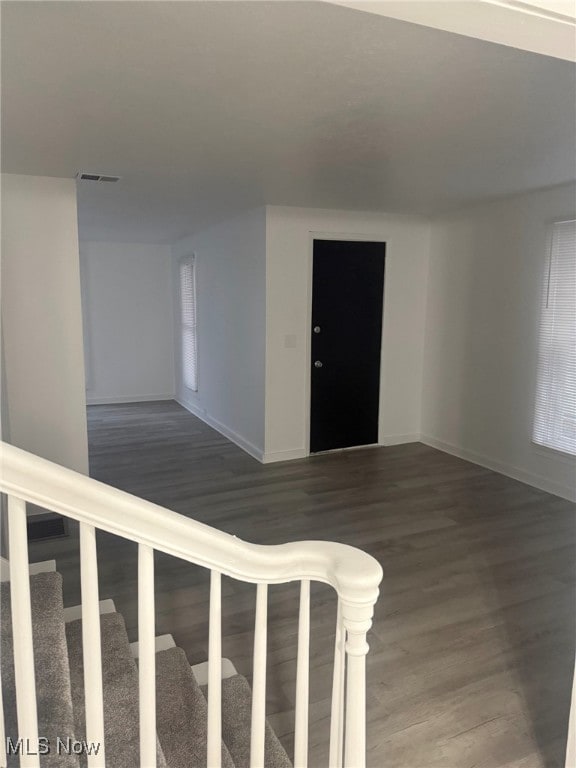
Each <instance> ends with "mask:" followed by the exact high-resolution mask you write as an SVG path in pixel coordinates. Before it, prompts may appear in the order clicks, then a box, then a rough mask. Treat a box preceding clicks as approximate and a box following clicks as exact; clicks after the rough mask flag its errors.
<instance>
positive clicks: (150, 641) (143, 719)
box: [138, 544, 156, 768]
mask: <svg viewBox="0 0 576 768" xmlns="http://www.w3.org/2000/svg"><path fill="white" fill-rule="evenodd" d="M155 637H156V621H155V609H154V550H153V549H152V547H149V546H148V545H146V544H139V545H138V675H139V680H140V765H141V766H142V768H156V639H155Z"/></svg>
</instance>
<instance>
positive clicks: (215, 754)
mask: <svg viewBox="0 0 576 768" xmlns="http://www.w3.org/2000/svg"><path fill="white" fill-rule="evenodd" d="M207 754H208V765H209V766H210V768H220V764H221V762H222V580H221V576H220V574H219V573H218V571H211V572H210V625H209V628H208V745H207Z"/></svg>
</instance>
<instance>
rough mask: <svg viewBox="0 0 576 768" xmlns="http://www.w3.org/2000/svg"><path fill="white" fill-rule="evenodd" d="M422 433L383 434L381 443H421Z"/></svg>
mask: <svg viewBox="0 0 576 768" xmlns="http://www.w3.org/2000/svg"><path fill="white" fill-rule="evenodd" d="M420 438H421V435H420V433H419V432H414V433H408V434H405V435H382V437H381V438H380V441H379V445H405V444H406V443H419V442H420Z"/></svg>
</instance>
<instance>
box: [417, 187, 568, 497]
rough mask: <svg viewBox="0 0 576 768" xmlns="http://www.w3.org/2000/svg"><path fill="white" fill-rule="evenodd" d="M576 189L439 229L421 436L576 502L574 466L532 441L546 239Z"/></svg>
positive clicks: (470, 214) (479, 210) (525, 199)
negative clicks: (549, 226)
mask: <svg viewBox="0 0 576 768" xmlns="http://www.w3.org/2000/svg"><path fill="white" fill-rule="evenodd" d="M575 193H576V189H575V187H574V186H564V187H559V188H555V189H550V190H547V191H541V192H537V193H533V194H530V195H523V196H518V197H514V198H509V199H504V200H498V201H494V202H492V203H490V204H485V205H482V206H476V207H474V208H470V209H466V210H462V211H460V212H459V213H455V214H453V215H449V216H445V217H442V218H439V219H437V220H436V221H435V223H434V225H433V229H432V240H431V259H430V278H429V289H428V312H427V329H428V330H427V335H426V352H425V378H424V391H423V423H422V432H423V434H424V435H425V438H424V439H425V441H426V442H428V443H430V444H431V445H434V446H436V447H439V448H442V449H444V450H447V451H449V452H452V453H455V454H457V455H461V456H463V457H464V458H468V459H470V460H472V461H476V462H478V463H480V464H484V465H486V466H488V467H491V468H493V469H496V470H498V471H501V472H504V473H505V474H509V475H511V476H513V477H516V478H518V479H520V480H523V481H525V482H528V483H531V484H533V485H536V486H538V487H541V488H543V489H545V490H549V491H551V492H553V493H558V494H560V495H563V496H567V497H571V498H574V488H575V477H576V474H575V469H576V464H575V461H574V459H573V458H568V457H566V456H564V455H562V454H559V453H556V452H554V451H550V450H547V449H545V448H541V447H538V446H536V445H534V444H533V443H532V441H531V432H532V421H533V409H534V392H535V381H536V362H537V350H538V327H539V313H540V300H541V288H542V281H543V279H544V268H545V262H546V232H547V227H548V224H549V223H550V222H551V221H553V220H555V219H562V218H572V217H574V214H575V199H576V198H575Z"/></svg>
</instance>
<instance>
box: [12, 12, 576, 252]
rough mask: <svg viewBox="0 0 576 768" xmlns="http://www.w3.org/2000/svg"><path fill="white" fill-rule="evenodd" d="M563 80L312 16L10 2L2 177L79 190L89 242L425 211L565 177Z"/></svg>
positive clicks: (375, 25)
mask: <svg viewBox="0 0 576 768" xmlns="http://www.w3.org/2000/svg"><path fill="white" fill-rule="evenodd" d="M575 73H576V70H575V66H574V64H572V63H569V62H565V61H561V60H559V59H553V58H548V57H545V56H540V55H537V54H532V53H526V52H523V51H518V50H516V49H513V48H508V47H503V46H498V45H495V44H492V43H487V42H482V41H478V40H474V39H472V38H468V37H462V36H459V35H455V34H451V33H447V32H442V31H439V30H433V29H428V28H426V27H422V26H416V25H412V24H409V23H406V22H402V21H397V20H392V19H388V18H385V17H381V16H374V15H371V14H366V13H361V12H359V11H355V10H351V9H348V8H342V7H338V6H333V5H329V4H327V3H308V2H8V3H3V7H2V144H3V147H2V150H3V151H2V161H3V170H4V171H7V172H11V173H24V174H36V175H49V176H64V177H72V176H74V175H75V173H76V171H77V170H80V169H81V170H85V171H96V172H101V173H114V174H118V175H120V176H122V177H123V178H122V181H121V182H119V183H118V184H115V185H114V184H96V185H90V183H89V182H83V183H81V184H80V188H79V211H80V227H81V236H82V237H83V238H84V239H91V238H94V239H102V240H128V241H130V240H132V241H141V242H146V241H148V242H171V241H174V240H177V239H179V238H180V237H183V236H185V235H187V234H190V233H192V232H194V231H197V230H198V229H201V228H204V227H206V226H208V225H210V224H211V223H213V222H215V221H218V220H220V219H222V218H225V217H226V216H228V215H231V214H233V213H235V212H237V211H239V210H242V209H245V208H249V207H253V206H257V205H262V204H265V203H269V204H281V205H301V206H315V207H330V208H350V209H370V210H386V211H400V212H422V213H428V212H434V211H438V210H443V209H446V208H449V207H452V206H457V205H461V204H463V203H466V202H469V201H473V200H477V199H483V198H486V197H492V196H497V195H504V194H510V193H514V192H519V191H526V190H529V189H533V188H537V187H542V186H550V185H555V184H560V183H564V182H566V181H569V180H571V179H573V178H574V177H575V176H576V172H575V163H576V161H575V158H574V147H575V138H576V135H575V131H576V129H575V121H574V115H575V83H576V78H575Z"/></svg>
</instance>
